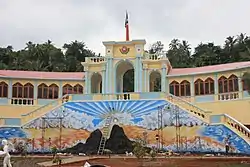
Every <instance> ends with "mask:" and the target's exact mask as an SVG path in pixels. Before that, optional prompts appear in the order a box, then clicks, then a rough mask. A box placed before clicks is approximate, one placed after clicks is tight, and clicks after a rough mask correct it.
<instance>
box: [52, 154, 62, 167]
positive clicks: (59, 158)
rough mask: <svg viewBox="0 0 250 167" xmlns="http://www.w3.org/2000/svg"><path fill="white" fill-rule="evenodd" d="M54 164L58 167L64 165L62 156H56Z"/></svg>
mask: <svg viewBox="0 0 250 167" xmlns="http://www.w3.org/2000/svg"><path fill="white" fill-rule="evenodd" d="M52 162H53V163H55V164H57V165H61V164H62V158H61V156H60V155H58V154H56V155H55V156H54V158H53V160H52Z"/></svg>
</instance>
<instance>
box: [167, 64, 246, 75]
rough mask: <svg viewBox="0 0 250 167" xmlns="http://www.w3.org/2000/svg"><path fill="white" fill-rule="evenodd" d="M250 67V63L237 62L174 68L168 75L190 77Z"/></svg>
mask: <svg viewBox="0 0 250 167" xmlns="http://www.w3.org/2000/svg"><path fill="white" fill-rule="evenodd" d="M244 67H250V61H246V62H236V63H228V64H219V65H212V66H204V67H195V68H172V69H171V70H170V72H169V74H168V75H188V74H202V73H210V72H216V71H218V72H219V71H224V70H225V71H226V70H233V69H238V68H244Z"/></svg>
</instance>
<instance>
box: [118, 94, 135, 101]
mask: <svg viewBox="0 0 250 167" xmlns="http://www.w3.org/2000/svg"><path fill="white" fill-rule="evenodd" d="M130 99H131V96H130V94H129V93H125V94H117V95H116V100H130Z"/></svg>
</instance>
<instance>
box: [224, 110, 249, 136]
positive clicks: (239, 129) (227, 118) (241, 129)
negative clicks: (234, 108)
mask: <svg viewBox="0 0 250 167" xmlns="http://www.w3.org/2000/svg"><path fill="white" fill-rule="evenodd" d="M223 116H224V121H225V123H226V124H227V125H229V126H230V127H231V128H233V129H234V130H236V131H237V132H239V133H240V134H242V135H244V136H245V137H247V138H248V139H250V130H249V129H248V128H247V127H246V126H244V125H243V124H242V123H240V122H239V121H237V120H236V119H234V118H233V117H231V116H229V115H227V114H224V115H223Z"/></svg>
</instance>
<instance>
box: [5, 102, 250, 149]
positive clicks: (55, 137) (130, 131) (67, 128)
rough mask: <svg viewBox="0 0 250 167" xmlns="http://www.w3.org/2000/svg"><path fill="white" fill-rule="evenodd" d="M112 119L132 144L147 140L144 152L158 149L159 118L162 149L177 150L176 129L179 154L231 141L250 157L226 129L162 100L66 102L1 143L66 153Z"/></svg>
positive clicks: (9, 130)
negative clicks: (9, 141)
mask: <svg viewBox="0 0 250 167" xmlns="http://www.w3.org/2000/svg"><path fill="white" fill-rule="evenodd" d="M159 113H161V114H159ZM110 114H112V116H113V117H115V118H117V120H118V121H117V123H116V124H118V123H119V126H120V127H122V128H123V130H124V132H125V134H126V136H127V137H128V138H129V139H130V140H132V141H133V140H135V139H136V138H138V137H140V138H145V134H146V139H145V140H146V142H147V144H148V146H156V144H157V142H156V140H155V135H156V134H158V133H159V130H158V129H159V119H161V118H162V127H161V130H160V131H161V134H162V136H161V137H162V139H163V140H162V142H161V145H162V147H163V148H165V149H171V150H176V127H175V126H176V125H179V126H180V137H181V141H180V150H181V151H202V152H224V151H225V144H224V143H225V138H227V137H229V136H230V142H231V144H230V145H231V150H232V151H233V152H236V153H250V147H249V145H248V143H246V142H245V141H244V140H243V139H242V138H240V137H239V136H237V135H236V134H235V133H234V132H232V131H231V130H230V129H228V128H227V127H225V126H223V125H216V126H211V125H208V124H207V123H205V122H203V121H202V120H200V119H198V118H196V117H195V116H193V115H190V114H189V113H188V112H186V111H185V110H182V109H179V110H178V114H177V112H176V110H175V106H174V105H173V104H171V103H170V102H168V101H165V100H130V101H98V102H95V101H91V102H67V103H64V104H63V105H62V106H60V107H58V108H56V109H54V110H53V111H51V112H49V113H47V114H46V115H44V119H42V118H38V119H35V120H33V121H31V122H29V123H28V124H26V125H25V126H24V127H23V128H22V129H20V128H2V129H0V132H1V133H0V138H6V139H13V138H22V139H23V138H28V139H32V140H31V141H32V142H30V144H29V150H30V151H41V150H42V151H48V150H49V149H50V148H51V147H53V146H57V147H59V148H62V149H65V148H69V147H73V146H75V145H77V144H78V143H85V142H86V139H87V138H88V137H89V136H90V134H91V133H92V132H93V131H94V130H96V129H100V130H102V129H103V127H104V125H105V120H106V118H107V117H108V116H109V115H110ZM177 116H178V118H179V119H178V123H177V122H176V117H177ZM160 117H161V118H160Z"/></svg>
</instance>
